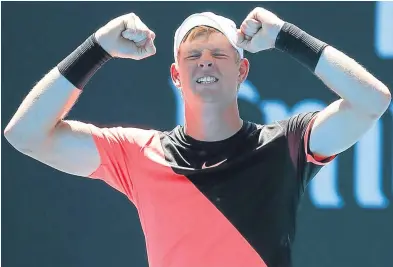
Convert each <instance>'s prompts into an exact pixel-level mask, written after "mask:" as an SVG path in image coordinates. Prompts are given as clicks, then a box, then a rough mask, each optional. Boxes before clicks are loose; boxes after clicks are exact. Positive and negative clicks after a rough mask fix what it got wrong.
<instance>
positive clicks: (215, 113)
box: [171, 32, 250, 141]
mask: <svg viewBox="0 0 393 267" xmlns="http://www.w3.org/2000/svg"><path fill="white" fill-rule="evenodd" d="M249 68H250V65H249V61H248V60H247V59H245V58H244V59H239V57H238V54H237V51H236V50H235V49H234V48H233V47H232V45H231V44H230V43H229V41H228V39H227V38H226V37H225V35H223V34H222V33H220V32H215V33H212V34H210V35H209V36H206V35H201V36H199V37H197V38H196V39H194V40H187V41H185V42H184V43H182V44H181V45H180V48H179V54H178V58H177V63H173V64H172V66H171V76H172V79H173V82H174V83H175V85H176V86H177V87H178V88H179V89H180V90H181V92H182V95H183V99H184V103H185V131H186V133H187V134H188V135H190V136H191V137H193V138H194V139H197V140H203V141H217V140H222V139H225V138H228V137H230V136H232V135H233V134H234V133H236V132H237V131H238V130H239V129H240V128H241V126H242V123H243V122H242V119H241V118H240V116H239V109H238V103H237V92H238V86H239V84H240V83H242V82H243V81H244V80H245V79H246V78H247V75H248V72H249ZM203 76H214V77H216V78H218V81H217V82H215V83H212V84H199V83H197V82H196V81H197V79H198V78H200V77H203Z"/></svg>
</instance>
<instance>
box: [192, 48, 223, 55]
mask: <svg viewBox="0 0 393 267" xmlns="http://www.w3.org/2000/svg"><path fill="white" fill-rule="evenodd" d="M209 50H210V49H209ZM210 51H211V52H213V53H217V52H226V51H225V50H223V49H221V48H214V49H211V50H210ZM200 52H201V51H200V50H198V49H193V50H191V51H188V52H187V54H196V53H200Z"/></svg>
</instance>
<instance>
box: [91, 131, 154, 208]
mask: <svg viewBox="0 0 393 267" xmlns="http://www.w3.org/2000/svg"><path fill="white" fill-rule="evenodd" d="M89 127H90V130H91V133H92V136H93V139H94V142H95V145H96V147H97V150H98V152H99V154H100V159H101V163H100V165H99V167H98V168H97V169H96V170H95V171H94V172H93V173H92V174H90V175H89V178H95V179H100V180H102V181H104V182H105V183H107V184H108V185H110V186H111V187H113V188H114V189H116V190H118V191H120V192H122V193H123V194H125V195H126V196H127V197H128V198H129V199H130V200H131V201H132V202H133V203H134V204H135V190H136V189H135V183H134V180H135V168H137V167H138V166H139V162H138V161H139V160H140V151H141V150H142V148H143V146H144V145H145V144H146V142H147V140H149V139H150V137H151V136H152V135H153V132H154V131H152V130H143V129H138V128H122V127H115V128H98V127H96V126H93V125H89Z"/></svg>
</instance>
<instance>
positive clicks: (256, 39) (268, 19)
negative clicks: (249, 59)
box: [237, 7, 285, 53]
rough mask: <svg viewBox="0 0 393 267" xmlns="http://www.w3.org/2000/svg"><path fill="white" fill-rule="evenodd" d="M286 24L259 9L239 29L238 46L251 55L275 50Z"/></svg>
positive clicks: (270, 13) (251, 13) (264, 10)
mask: <svg viewBox="0 0 393 267" xmlns="http://www.w3.org/2000/svg"><path fill="white" fill-rule="evenodd" d="M284 22H285V21H283V20H282V19H280V18H279V17H277V16H276V15H275V14H273V13H272V12H270V11H268V10H266V9H264V8H261V7H257V8H255V9H254V10H253V11H251V12H250V14H248V16H247V17H246V19H245V20H244V21H243V23H242V24H241V26H240V29H238V31H237V37H238V41H237V45H238V46H239V47H241V48H243V49H244V50H247V51H248V52H251V53H256V52H259V51H262V50H267V49H270V48H273V47H274V44H275V41H276V38H277V35H278V34H279V32H280V30H281V28H282V26H283V25H284Z"/></svg>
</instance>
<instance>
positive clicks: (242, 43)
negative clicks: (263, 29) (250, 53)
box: [236, 29, 249, 49]
mask: <svg viewBox="0 0 393 267" xmlns="http://www.w3.org/2000/svg"><path fill="white" fill-rule="evenodd" d="M236 35H237V40H236V45H237V46H238V47H240V48H243V49H246V48H247V46H248V43H249V40H247V39H246V36H245V35H244V33H243V32H242V31H241V30H240V29H238V30H237V32H236Z"/></svg>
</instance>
